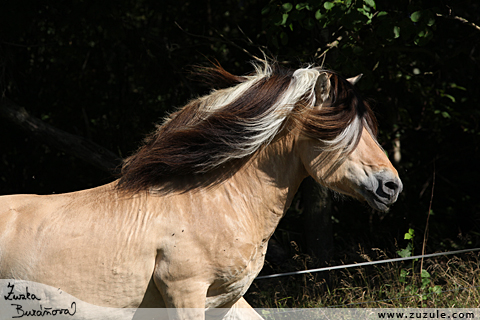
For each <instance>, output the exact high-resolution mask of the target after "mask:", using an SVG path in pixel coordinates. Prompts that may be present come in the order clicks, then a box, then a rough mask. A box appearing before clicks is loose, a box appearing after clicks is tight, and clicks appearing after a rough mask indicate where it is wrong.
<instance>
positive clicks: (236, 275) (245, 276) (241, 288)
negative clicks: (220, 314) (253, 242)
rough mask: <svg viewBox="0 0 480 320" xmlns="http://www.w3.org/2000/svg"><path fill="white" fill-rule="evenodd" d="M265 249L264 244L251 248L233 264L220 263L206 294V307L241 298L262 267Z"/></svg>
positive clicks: (219, 305)
mask: <svg viewBox="0 0 480 320" xmlns="http://www.w3.org/2000/svg"><path fill="white" fill-rule="evenodd" d="M266 249H267V248H266V245H265V244H262V245H260V246H255V247H251V249H250V252H249V254H246V252H244V254H242V255H240V254H239V255H238V257H237V259H234V260H233V261H235V262H234V263H231V264H226V263H220V266H219V268H218V269H217V270H216V271H215V275H216V279H215V281H214V282H213V283H212V284H211V286H210V287H209V289H208V292H207V301H206V307H221V306H223V305H225V304H227V303H229V302H231V301H236V300H237V299H238V298H239V297H241V296H243V295H244V294H245V292H246V291H247V290H248V288H249V287H250V285H251V283H252V282H253V280H254V279H255V277H256V276H257V275H258V273H259V272H260V270H261V269H262V267H263V263H264V260H265V252H266ZM225 258H226V259H225V260H230V259H231V257H228V256H225ZM229 258H230V259H229ZM230 261H232V260H230Z"/></svg>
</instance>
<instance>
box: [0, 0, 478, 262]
mask: <svg viewBox="0 0 480 320" xmlns="http://www.w3.org/2000/svg"><path fill="white" fill-rule="evenodd" d="M479 19H480V4H479V3H478V1H475V0H466V1H454V2H453V1H452V2H449V1H414V2H409V1H395V2H392V1H374V0H364V1H359V0H357V1H353V0H344V1H336V2H326V1H323V0H308V1H306V2H286V1H285V2H281V1H270V2H266V1H253V0H245V1H230V0H226V1H225V0H224V1H213V0H203V1H166V0H164V1H153V0H116V1H92V0H85V1H79V0H73V1H58V0H56V1H38V0H35V1H32V0H18V1H7V3H3V4H2V8H1V10H0V95H1V97H2V99H3V100H1V102H0V115H1V117H0V194H12V193H38V194H51V193H61V192H69V191H75V190H80V189H85V188H89V187H94V186H98V185H100V184H104V183H107V182H109V181H112V180H113V179H114V176H113V175H112V171H111V170H110V169H112V168H113V167H114V165H112V163H113V164H118V163H119V162H116V161H118V159H117V158H116V157H118V158H123V157H126V156H128V155H129V154H131V153H132V152H134V151H135V150H136V148H137V147H138V145H139V143H140V141H141V140H142V139H143V137H144V136H145V135H146V134H147V133H149V132H150V131H152V130H153V129H154V124H155V123H156V122H157V123H158V122H160V121H161V119H162V117H164V116H165V115H166V113H167V112H170V111H172V110H174V109H175V108H176V107H180V106H183V105H184V104H186V103H187V102H188V101H189V99H191V98H193V97H196V96H198V95H201V94H205V93H207V92H208V90H209V89H208V88H206V87H205V86H203V85H202V83H201V82H198V81H195V79H193V78H192V77H191V76H190V71H191V69H192V66H194V65H205V64H208V63H209V61H215V60H218V61H219V62H220V63H221V64H222V65H223V67H224V68H225V69H227V70H229V71H231V72H232V73H236V74H240V75H241V74H245V73H247V72H249V71H251V69H252V68H251V66H250V65H249V61H252V60H253V59H254V58H253V56H257V57H263V54H262V51H263V52H264V53H265V54H266V55H268V56H270V57H276V58H277V60H278V61H280V63H282V64H285V65H286V66H291V67H295V68H296V67H299V66H302V65H303V64H304V63H316V64H322V63H323V64H324V65H325V67H327V68H330V69H333V70H336V71H338V72H339V73H340V74H343V75H344V76H346V77H350V76H354V75H356V74H359V73H363V74H364V76H363V78H362V80H361V81H360V82H359V84H358V87H359V89H360V90H361V92H362V93H363V95H364V96H365V97H367V98H370V99H372V100H373V101H375V103H374V109H375V113H376V115H377V117H378V121H379V123H380V134H379V141H380V143H381V145H382V146H383V147H384V149H385V150H386V152H387V153H388V155H389V156H390V158H391V159H392V161H393V162H394V164H395V166H396V167H397V168H398V170H399V173H400V176H401V178H402V180H403V183H404V192H403V193H402V194H401V196H400V198H399V200H398V203H397V204H396V205H395V206H394V207H393V208H392V209H391V211H390V212H389V213H387V214H379V213H377V212H374V211H372V209H370V208H368V207H367V206H365V205H363V204H360V203H358V202H356V201H351V200H347V199H338V197H335V196H334V197H333V198H334V199H333V200H330V199H331V198H332V196H331V195H328V193H327V195H326V196H323V192H320V191H319V190H317V187H316V186H315V185H314V184H313V183H312V182H311V181H310V182H307V183H306V184H305V185H304V186H303V187H302V188H301V190H300V192H299V194H298V196H297V199H296V200H295V202H294V206H293V207H292V208H291V210H290V212H289V214H288V215H287V217H286V218H285V219H284V220H283V221H282V224H281V225H280V228H279V231H278V232H277V233H276V235H275V237H274V238H275V239H276V240H277V242H278V243H279V245H280V247H283V249H284V250H285V251H286V253H287V256H288V254H289V252H290V251H289V250H290V249H291V248H290V244H291V241H295V243H296V244H297V245H298V246H299V250H301V251H305V252H306V251H307V250H309V248H310V249H311V250H312V251H313V252H315V248H312V246H315V245H314V244H312V243H311V241H310V240H308V239H307V238H306V235H305V234H306V233H309V234H311V233H312V232H313V233H314V232H318V233H319V234H320V235H319V236H323V237H325V238H323V239H324V241H323V242H324V244H323V246H324V247H323V249H322V250H324V249H325V246H327V249H328V250H327V251H329V252H330V253H329V254H327V255H326V256H324V257H321V258H320V260H322V261H320V262H319V263H320V264H321V263H322V262H323V261H325V260H330V259H335V258H338V257H339V256H340V255H341V254H345V252H348V251H349V250H350V251H355V248H356V247H357V245H358V244H361V246H363V247H367V248H374V247H376V248H381V249H382V250H386V251H389V252H390V253H392V255H395V251H396V250H397V249H399V248H403V247H405V245H406V243H407V241H405V240H404V239H403V235H404V233H405V232H407V231H408V228H413V229H414V230H415V231H416V237H415V242H416V246H415V247H416V249H415V252H414V253H415V254H419V253H420V252H419V250H420V248H421V245H422V242H423V233H424V230H425V227H426V221H427V215H428V213H429V208H431V216H430V219H429V233H428V243H427V252H433V251H436V250H450V249H457V248H468V247H476V246H478V245H479V243H478V242H479V239H480V237H479V236H480V228H479V222H480V221H479V218H480V212H479V210H480V206H479V204H480V201H479V191H480V188H479V187H480V185H479V180H480V174H479V170H478V165H479V160H480V154H479V139H480V137H479V133H480V128H479V114H480V108H479V105H478V103H479V95H480V93H479V91H480V90H479V81H478V79H479V76H478V75H479V71H480V65H479V61H480V60H479V58H480V47H479V44H480V28H479V27H478V25H479V24H480V21H479ZM19 107H23V108H24V109H20V108H19ZM15 112H17V113H15ZM18 113H20V114H23V115H28V116H31V117H34V118H35V119H37V120H39V121H40V122H38V123H41V124H45V125H47V127H46V128H50V129H51V128H55V129H60V130H63V131H62V132H68V133H70V134H72V135H73V136H68V137H70V138H71V137H82V138H83V140H81V141H82V143H85V144H87V145H89V143H91V142H93V143H95V144H96V145H94V147H93V148H94V149H87V151H85V150H80V151H78V150H79V149H78V145H77V143H78V141H76V142H75V141H74V140H70V139H69V138H68V137H67V138H65V139H63V138H61V136H62V133H60V131H55V130H54V131H50V132H51V134H49V135H45V134H44V132H43V131H42V130H43V129H44V130H46V131H48V130H50V129H45V128H43V129H42V127H39V126H38V125H36V126H28V125H25V121H24V122H22V119H25V118H21V117H20V118H19V117H18ZM15 114H16V115H17V117H16V116H15ZM12 115H13V116H12ZM15 117H16V119H17V120H16V121H15V120H14V118H15ZM19 119H20V120H19ZM29 119H30V118H29ZM39 131H42V132H43V133H40V132H39ZM60 140H61V142H59V141H60ZM95 148H97V149H95ZM75 150H77V151H78V152H75ZM88 150H90V151H88ZM91 150H95V151H91ZM106 150H108V151H109V152H110V153H108V152H107V151H106ZM96 152H98V153H101V154H103V157H100V158H101V159H100V161H99V162H97V163H96V164H95V165H92V164H91V161H90V162H89V161H86V160H91V159H90V158H91V157H92V155H95V154H96ZM102 152H104V153H102ZM109 170H110V171H109ZM319 193H321V194H322V196H315V194H319ZM432 194H433V197H432ZM335 198H336V199H335ZM322 208H323V209H322ZM327 209H328V210H327ZM312 210H313V212H314V213H315V212H316V213H317V216H318V217H322V218H321V219H323V220H322V221H324V222H325V224H322V226H323V228H322V226H318V227H317V226H316V225H315V224H313V225H312V223H310V222H311V221H313V220H311V219H314V218H311V217H310V213H311V212H312ZM322 210H323V211H322ZM309 212H310V213H309ZM322 214H323V215H322ZM305 219H307V220H306V221H307V223H305V222H304V221H305ZM325 226H326V229H327V230H325ZM315 230H317V231H315ZM307 231H308V232H307ZM325 239H326V240H325ZM309 241H310V242H309ZM332 243H333V244H332ZM332 245H333V247H332ZM317 252H319V251H317ZM318 254H321V253H318ZM352 259H353V258H352ZM280 260H281V259H280Z"/></svg>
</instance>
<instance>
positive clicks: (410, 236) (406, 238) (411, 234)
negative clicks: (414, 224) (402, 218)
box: [404, 228, 415, 240]
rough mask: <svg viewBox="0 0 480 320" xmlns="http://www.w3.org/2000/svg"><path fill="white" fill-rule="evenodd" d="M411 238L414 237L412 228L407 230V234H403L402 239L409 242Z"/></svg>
mask: <svg viewBox="0 0 480 320" xmlns="http://www.w3.org/2000/svg"><path fill="white" fill-rule="evenodd" d="M413 237H415V230H413V229H412V228H410V229H408V232H407V233H405V237H404V239H405V240H410V239H413Z"/></svg>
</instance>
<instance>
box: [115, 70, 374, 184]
mask: <svg viewBox="0 0 480 320" xmlns="http://www.w3.org/2000/svg"><path fill="white" fill-rule="evenodd" d="M299 70H300V71H301V72H303V73H305V74H306V73H309V74H308V76H305V77H304V78H302V79H297V78H299V77H302V75H301V74H302V73H300V75H297V74H296V72H297V71H298V70H297V71H295V70H289V69H284V68H280V67H278V65H277V64H274V65H272V66H269V65H268V64H266V65H265V68H264V69H261V68H260V67H257V73H256V74H254V75H253V76H245V77H240V76H235V75H232V74H230V73H228V72H227V71H225V70H224V69H223V68H222V67H221V66H218V65H217V66H215V67H213V68H205V69H203V73H204V74H205V77H206V79H207V80H206V81H208V82H209V83H210V84H212V85H214V86H215V87H217V88H224V89H222V90H218V91H213V92H212V93H211V94H210V95H208V96H205V97H201V98H198V99H196V100H193V101H191V102H190V103H189V104H187V105H186V106H185V107H183V108H181V109H180V110H178V111H177V112H175V113H173V114H172V115H170V117H169V118H168V119H167V120H166V121H165V122H164V124H162V125H161V126H159V127H158V129H157V130H156V131H155V132H154V133H152V134H151V135H150V136H149V137H147V139H146V140H145V143H144V145H143V146H142V147H141V148H140V149H139V150H138V151H137V152H136V153H135V154H134V155H132V156H130V157H129V158H127V159H126V160H125V161H124V164H123V167H122V172H121V177H120V180H119V182H118V187H119V188H120V189H121V190H127V191H132V192H138V191H142V190H148V189H150V188H152V187H158V188H163V187H162V186H164V185H165V183H167V182H168V181H169V179H171V178H172V177H175V178H176V179H178V178H180V177H188V176H191V175H198V174H204V173H207V172H209V171H211V170H212V169H214V168H216V167H219V166H220V165H221V164H223V163H226V162H228V161H233V160H245V159H246V158H247V157H249V156H251V155H252V154H254V152H255V151H256V150H258V149H259V148H260V146H262V145H265V144H268V143H269V142H270V141H271V140H272V139H273V137H274V136H275V135H276V134H278V132H279V131H280V130H281V128H282V127H283V126H284V125H285V123H286V122H287V121H289V119H292V120H293V119H295V121H294V123H297V125H300V126H301V127H302V131H303V132H304V134H305V135H307V136H309V137H311V138H314V139H320V140H323V141H327V142H328V141H333V140H334V139H335V138H336V137H338V136H339V135H341V134H342V132H344V130H346V129H347V128H348V127H349V125H350V124H352V123H353V122H354V121H355V119H356V118H360V119H361V120H360V121H357V122H355V123H357V124H358V123H359V126H360V127H359V128H353V129H352V130H356V134H354V135H352V137H353V138H349V139H350V140H352V141H346V142H341V143H338V144H339V145H340V144H341V146H340V147H341V149H342V150H341V151H342V152H344V151H345V150H353V148H354V147H355V146H356V145H357V144H358V142H359V140H360V137H361V130H362V128H363V126H367V127H368V128H369V129H370V130H371V132H372V133H373V134H376V130H377V129H376V128H377V126H376V121H375V117H374V115H373V112H372V110H371V109H370V107H369V106H368V104H367V103H366V102H364V100H363V99H362V98H361V97H360V95H359V94H358V93H357V92H356V90H355V88H354V87H353V85H351V84H350V83H349V82H348V81H347V80H345V79H343V78H341V77H340V76H338V75H337V74H335V73H333V72H329V71H320V70H318V69H314V68H306V69H299ZM312 72H313V73H314V74H315V75H317V77H318V74H319V72H327V74H328V75H329V77H330V82H331V89H330V98H331V99H330V100H331V103H330V104H329V105H323V106H322V107H321V108H314V106H313V103H314V101H315V96H314V94H312V92H313V88H314V86H315V78H314V77H311V75H312ZM294 75H295V76H297V78H295V76H294ZM292 79H293V80H292ZM311 79H313V80H311ZM301 80H302V81H303V82H302V81H301ZM306 80H308V81H310V82H311V81H314V82H313V84H312V83H308V81H306ZM295 81H296V82H298V83H300V84H298V83H296V82H295ZM305 82H307V84H305ZM292 83H294V85H293V87H292ZM295 85H297V86H299V87H300V88H297V87H295ZM302 85H303V87H302ZM297 89H299V91H300V92H299V93H297V92H296V91H295V90H297ZM302 90H303V91H302ZM289 97H293V98H291V99H292V101H288V99H289ZM282 99H283V100H282ZM285 99H286V100H285ZM280 101H281V102H280ZM299 106H305V107H303V108H302V107H300V108H301V109H302V110H300V111H298V107H299ZM294 109H295V110H297V111H295V110H294ZM282 116H283V118H281V119H280V120H278V119H279V117H282ZM272 123H273V124H275V126H272V125H271V124H272ZM358 132H360V134H358ZM265 133H267V134H268V135H266V134H265ZM352 146H353V148H352ZM335 147H338V146H335ZM327 149H328V148H327ZM336 150H338V148H337V149H336ZM327 151H328V150H327ZM229 166H231V165H229ZM219 179H220V178H219ZM213 182H215V181H213Z"/></svg>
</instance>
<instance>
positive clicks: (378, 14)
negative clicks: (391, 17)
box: [377, 11, 388, 18]
mask: <svg viewBox="0 0 480 320" xmlns="http://www.w3.org/2000/svg"><path fill="white" fill-rule="evenodd" d="M386 15H388V12H386V11H380V12H379V13H377V18H380V17H384V16H386Z"/></svg>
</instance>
